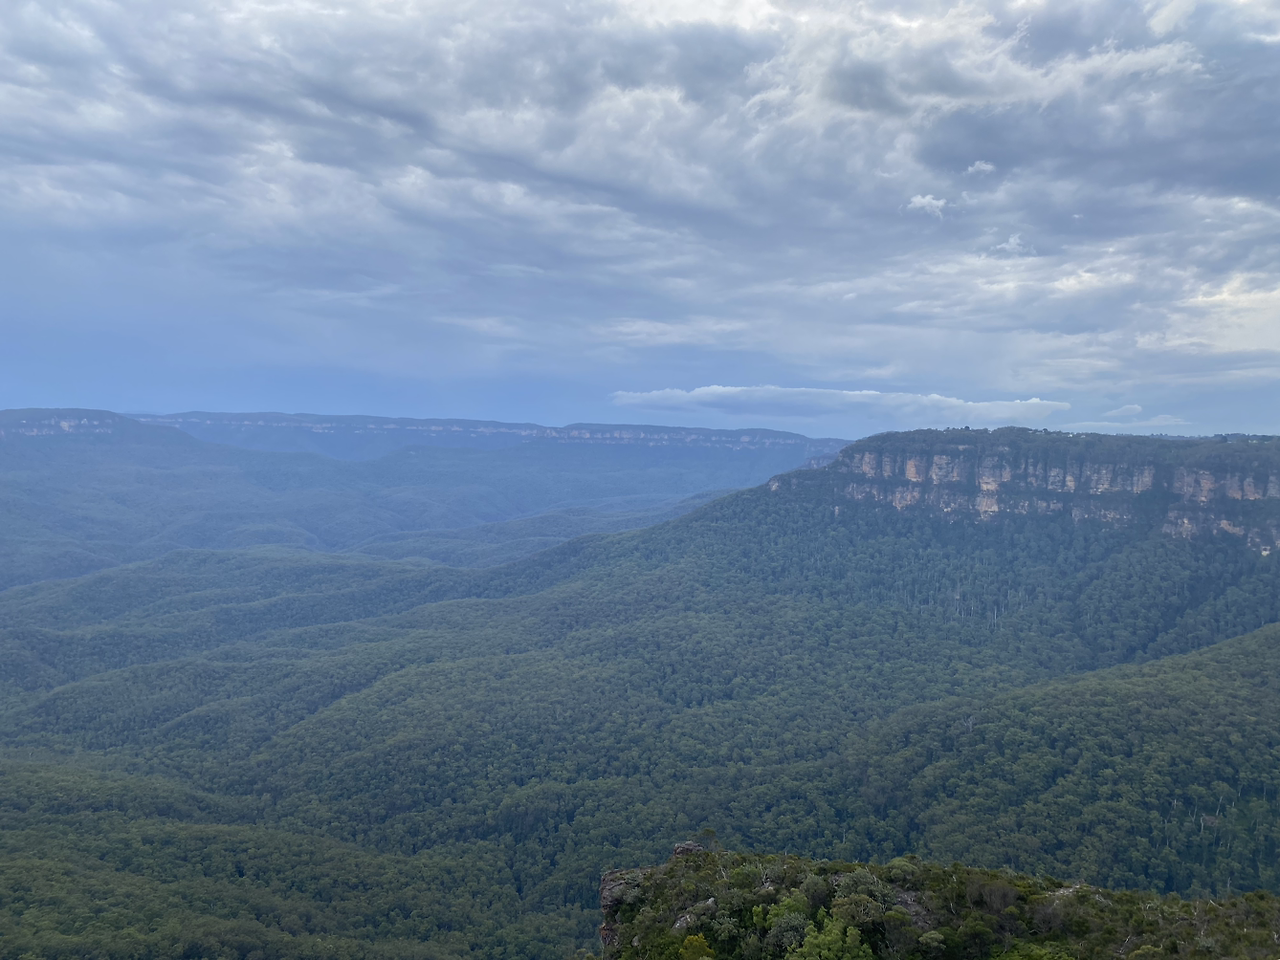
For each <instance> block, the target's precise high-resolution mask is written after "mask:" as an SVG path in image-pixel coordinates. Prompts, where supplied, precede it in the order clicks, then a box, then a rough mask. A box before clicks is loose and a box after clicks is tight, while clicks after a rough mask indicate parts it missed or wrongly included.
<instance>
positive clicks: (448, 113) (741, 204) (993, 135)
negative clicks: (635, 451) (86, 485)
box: [0, 0, 1280, 437]
mask: <svg viewBox="0 0 1280 960" xmlns="http://www.w3.org/2000/svg"><path fill="white" fill-rule="evenodd" d="M0 283H2V284H3V299H2V301H0V311H2V313H0V334H2V337H0V406H6V407H14V406H55V405H56V406H63V405H80V406H94V407H107V408H112V409H117V410H126V411H153V412H159V411H175V410H183V409H192V408H203V409H217V410H260V409H279V410H290V411H315V412H327V413H342V412H360V413H379V414H390V415H404V416H464V417H485V418H496V419H506V420H534V421H538V422H543V423H565V422H568V421H574V420H593V421H612V422H619V421H624V422H650V423H652V422H658V423H685V424H707V425H725V426H728V425H733V426H739V425H763V426H775V427H781V428H784V429H796V430H800V431H802V432H807V433H811V434H827V435H836V436H845V437H854V436H860V435H862V434H865V433H868V432H871V431H873V430H880V429H892V428H897V427H909V426H925V425H947V424H957V425H959V424H970V425H973V426H979V425H982V426H989V425H995V424H1001V423H1019V424H1026V425H1029V426H1036V427H1054V428H1064V427H1075V428H1080V426H1081V425H1087V426H1088V428H1089V429H1105V430H1113V431H1114V430H1121V431H1136V432H1142V431H1158V432H1167V433H1204V432H1217V431H1236V430H1239V431H1254V432H1280V388H1278V387H1277V383H1278V375H1280V2H1266V0H1263V2H1257V0H1224V2H1218V3H1197V2H1195V0H1172V2H1148V3H1145V4H1143V3H1137V2H1128V3H1125V2H1112V0H1097V2H1073V0H1054V2H1045V3H1036V2H1023V3H982V2H977V3H968V4H955V5H951V4H948V3H930V2H912V0H906V2H901V0H893V2H888V0H885V2H881V0H871V2H843V3H841V2H833V3H805V2H801V3H787V2H778V3H768V2H763V0H742V2H736V0H700V2H682V0H680V2H678V0H637V2H625V0H624V2H593V0H585V2H580V0H569V2H564V0H560V2H541V0H521V2H508V0H483V2H469V0H449V2H447V3H446V2H418V0H278V2H273V0H180V2H174V0H127V2H112V0H39V2H27V0H10V2H8V3H5V4H2V5H0Z"/></svg>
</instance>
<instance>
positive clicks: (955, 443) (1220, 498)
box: [769, 427, 1280, 553]
mask: <svg viewBox="0 0 1280 960" xmlns="http://www.w3.org/2000/svg"><path fill="white" fill-rule="evenodd" d="M769 487H770V489H771V490H774V491H779V490H782V489H784V488H786V489H803V488H817V489H819V490H822V489H824V488H825V489H826V490H829V492H830V495H831V496H832V497H833V498H834V500H835V503H834V510H835V513H836V515H837V516H838V515H839V511H840V501H841V500H870V501H877V502H882V503H886V504H891V505H892V506H894V507H896V508H898V509H899V510H908V509H924V510H932V511H936V512H939V513H943V514H947V515H951V516H954V517H956V518H963V517H969V518H973V519H978V520H991V519H993V518H995V517H999V516H1001V515H1007V514H1011V513H1012V514H1027V513H1037V514H1048V513H1067V514H1070V516H1072V517H1073V518H1074V519H1076V520H1098V521H1102V522H1106V523H1131V522H1144V521H1145V522H1153V523H1154V524H1155V525H1157V526H1158V527H1159V528H1160V529H1161V530H1162V531H1163V532H1164V533H1166V534H1170V535H1173V536H1182V537H1189V536H1194V535H1202V534H1208V533H1221V534H1228V535H1234V536H1239V537H1245V538H1247V540H1248V542H1249V543H1250V544H1251V545H1252V546H1254V547H1255V548H1257V549H1258V550H1260V551H1262V552H1263V553H1269V552H1270V551H1271V550H1272V549H1273V548H1274V547H1275V546H1276V543H1277V538H1278V537H1280V439H1277V438H1273V437H1240V436H1231V437H1215V438H1211V439H1177V438H1163V437H1114V436H1105V435H1100V434H1066V433H1049V432H1047V431H1034V430H1026V429H1019V428H1013V427H1006V428H1002V429H999V430H991V431H989V430H945V431H943V430H917V431H912V432H909V433H894V434H880V435H878V436H874V437H868V438H867V439H866V440H861V441H858V442H857V443H854V444H852V445H850V446H848V447H846V448H845V449H844V450H843V451H841V453H840V455H839V456H838V457H837V458H836V460H835V461H834V462H833V463H831V464H830V465H829V466H826V467H823V468H821V469H818V470H808V471H797V472H795V473H791V474H786V475H783V476H780V477H775V478H774V479H773V480H771V481H770V484H769Z"/></svg>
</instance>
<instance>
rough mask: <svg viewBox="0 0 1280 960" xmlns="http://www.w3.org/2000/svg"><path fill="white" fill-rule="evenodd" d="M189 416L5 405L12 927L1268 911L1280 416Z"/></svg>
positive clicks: (787, 949) (519, 951)
mask: <svg viewBox="0 0 1280 960" xmlns="http://www.w3.org/2000/svg"><path fill="white" fill-rule="evenodd" d="M201 417H203V419H200V421H199V422H200V423H202V424H204V426H203V427H201V428H200V429H201V430H202V431H204V435H203V436H201V435H200V433H199V432H198V431H196V430H195V428H194V427H191V426H190V423H188V424H187V427H188V428H187V429H186V430H185V432H184V429H179V428H180V427H182V425H183V423H187V421H186V420H183V421H181V422H178V421H177V420H175V421H174V422H145V423H144V422H141V421H138V420H133V419H129V418H125V417H121V416H118V415H115V414H109V413H105V412H101V411H8V412H5V413H3V414H0V491H2V493H0V524H2V529H3V536H2V537H0V554H2V555H0V575H2V576H3V585H4V587H5V589H4V590H3V591H0V873H3V879H2V880H0V957H2V958H14V960H18V958H23V960H26V958H45V957H48V958H54V957H58V958H71V957H93V958H132V957H147V958H188V957H189V958H197V957H201V958H203V957H219V958H221V957H234V958H246V960H248V958H287V957H335V958H338V957H342V958H347V957H353V958H354V957H388V958H391V957H395V958H400V957H405V958H408V957H423V958H439V960H454V958H465V957H486V958H487V957H494V958H512V960H515V958H538V960H541V958H547V960H550V958H563V957H571V956H575V955H583V956H585V955H592V956H596V955H600V954H601V953H602V952H603V954H604V955H606V956H610V957H637V958H639V957H649V958H655V960H656V958H661V957H671V958H673V960H674V958H677V957H679V958H683V960H688V958H697V957H720V958H730V957H732V958H738V957H741V958H744V960H757V958H764V957H777V958H783V957H796V958H818V957H823V958H844V957H849V958H868V957H875V958H881V957H885V958H888V957H902V958H907V957H919V958H927V957H955V958H960V957H973V958H985V957H990V956H998V955H1008V956H1012V957H1020V958H1027V960H1030V958H1048V960H1057V958H1074V957H1078V958H1086V957H1088V958H1093V957H1104V956H1106V957H1111V956H1133V957H1140V958H1149V957H1155V956H1169V955H1183V956H1203V957H1210V956H1218V957H1224V956H1226V957H1264V956H1267V957H1273V956H1274V955H1275V953H1276V951H1277V950H1280V946H1277V940H1276V938H1277V937H1280V919H1278V918H1280V908H1278V907H1277V901H1276V899H1275V897H1274V893H1275V892H1277V891H1280V799H1278V796H1277V794H1278V792H1280V696H1277V693H1280V690H1278V689H1277V686H1276V684H1277V683H1278V682H1280V681H1277V679H1276V678H1277V677H1280V552H1278V551H1277V546H1278V544H1277V537H1278V536H1280V439H1276V438H1272V437H1255V436H1244V435H1231V436H1218V437H1212V438H1160V437H1156V438H1147V437H1118V436H1102V435H1096V434H1082V433H1051V432H1047V431H1034V430H1027V429H1021V428H1002V429H999V430H991V431H988V430H968V429H965V430H946V431H913V432H907V433H891V434H881V435H878V436H874V437H868V438H865V439H863V440H860V441H857V442H854V443H851V444H847V445H846V444H844V443H843V442H842V441H813V440H809V439H808V438H802V437H796V436H795V435H790V434H768V432H759V433H758V434H755V435H751V436H748V435H747V434H745V433H734V434H732V435H730V434H728V433H726V434H724V435H716V434H713V432H710V431H706V432H703V433H702V434H697V435H696V436H695V435H694V434H687V435H685V434H682V435H680V436H679V437H676V436H675V435H674V434H672V433H670V432H668V433H665V434H664V433H662V432H661V431H660V430H659V429H658V428H647V427H646V428H625V429H624V428H617V429H614V428H610V430H608V431H606V430H603V429H598V430H594V432H593V431H592V430H585V429H584V430H582V431H578V433H577V434H576V435H571V434H570V433H566V432H560V433H557V432H555V431H546V432H544V433H542V434H538V433H537V431H535V430H533V429H532V428H531V427H530V425H506V426H503V425H498V426H494V425H487V426H484V425H481V426H475V425H474V424H472V425H470V426H466V427H465V429H464V428H463V427H459V428H457V429H456V430H453V433H452V434H451V436H454V435H456V437H457V438H460V439H458V440H457V443H456V444H453V445H450V444H444V443H434V444H433V443H428V442H416V439H415V440H414V442H405V443H403V444H401V443H400V441H399V440H396V441H395V442H391V441H387V440H386V439H385V437H386V435H388V429H383V428H382V427H379V429H381V430H382V432H381V433H377V435H376V437H374V439H369V436H370V435H368V434H366V433H359V430H362V429H365V428H363V427H359V426H358V425H356V426H351V425H347V427H350V429H351V430H352V431H355V432H353V433H352V434H351V436H350V437H349V438H347V439H343V438H342V437H338V439H334V438H333V437H332V436H328V435H326V436H325V437H323V438H322V440H323V443H321V442H320V441H315V442H314V443H313V442H312V440H311V439H308V438H310V437H311V433H312V432H314V430H316V429H319V428H317V427H315V424H313V423H311V422H310V421H306V422H304V423H303V426H302V427H298V426H297V424H296V423H293V424H292V425H291V426H290V427H289V429H290V430H292V431H294V432H292V433H289V434H288V436H287V437H286V439H285V440H283V441H282V440H279V439H278V438H275V435H274V434H270V433H269V432H266V433H264V432H263V430H261V429H259V428H258V427H256V426H253V427H252V429H251V428H250V427H246V426H244V425H243V424H240V423H239V422H238V421H237V422H236V423H233V424H232V425H231V426H227V425H226V424H225V423H223V422H222V421H218V422H217V423H214V418H213V417H212V415H201ZM197 419H198V418H195V417H194V416H193V417H190V418H188V420H190V422H191V423H194V422H196V420H197ZM299 422H301V421H299ZM424 423H425V422H424ZM459 423H462V422H459ZM467 423H470V422H467ZM211 424H212V425H211ZM384 426H385V425H384ZM347 427H343V429H347ZM498 427H502V429H503V430H506V427H511V428H512V430H510V431H508V432H506V433H501V438H505V439H501V442H500V443H499V442H495V441H494V439H493V438H494V436H495V435H497V433H495V431H498ZM517 427H518V428H520V429H521V430H524V432H523V433H521V432H520V430H516V429H515V428H517ZM215 428H216V429H215ZM325 429H326V430H328V429H330V428H329V427H325ZM399 429H401V430H402V431H403V430H404V429H405V428H404V427H401V428H399ZM426 429H427V428H426V427H423V428H422V430H423V431H424V432H425V431H426ZM450 429H451V430H452V429H453V428H450ZM298 430H303V431H304V432H303V433H298V432H297V431H298ZM443 430H444V428H440V429H439V430H438V431H437V432H441V431H443ZM628 430H629V431H630V432H629V433H628V432H627V431H628ZM468 431H471V433H468ZM645 431H648V432H647V433H646V432H645ZM498 432H499V433H500V431H498ZM463 434H466V436H463ZM471 434H474V438H473V439H472V440H468V439H467V437H469V436H471ZM343 436H346V435H345V434H344V435H343ZM395 436H397V437H398V436H399V434H396V435H395ZM299 437H302V438H303V439H304V440H306V443H304V442H303V440H300V439H299ZM606 437H608V438H612V439H606ZM475 438H478V439H475ZM513 438H514V439H513ZM451 443H452V441H451ZM467 443H472V444H473V445H471V446H468V445H467ZM344 444H345V445H344ZM690 840H697V842H696V843H688V842H687V841H690ZM673 849H678V851H680V855H679V856H676V857H674V858H671V853H672V850H673ZM602 876H603V877H604V881H605V882H604V885H603V886H602V882H601V878H602ZM602 907H603V910H604V913H603V914H602V913H601V910H602ZM602 919H603V926H602V925H601V924H602ZM602 934H603V936H602Z"/></svg>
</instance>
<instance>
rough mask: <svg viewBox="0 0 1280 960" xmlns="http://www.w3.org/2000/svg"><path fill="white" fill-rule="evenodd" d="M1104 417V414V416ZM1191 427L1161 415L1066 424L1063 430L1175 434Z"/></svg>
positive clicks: (1177, 418)
mask: <svg viewBox="0 0 1280 960" xmlns="http://www.w3.org/2000/svg"><path fill="white" fill-rule="evenodd" d="M1104 416H1106V414H1104ZM1189 426H1192V424H1191V422H1190V421H1189V420H1184V419H1182V418H1181V417H1174V416H1170V415H1168V414H1161V415H1160V416H1158V417H1148V418H1147V419H1146V420H1126V421H1123V422H1120V421H1115V420H1086V421H1082V422H1080V423H1066V424H1063V425H1062V429H1063V430H1087V431H1093V432H1096V433H1170V432H1173V433H1177V432H1178V429H1177V428H1179V427H1189Z"/></svg>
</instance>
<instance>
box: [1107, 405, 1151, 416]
mask: <svg viewBox="0 0 1280 960" xmlns="http://www.w3.org/2000/svg"><path fill="white" fill-rule="evenodd" d="M1141 412H1142V407H1140V406H1138V404H1136V403H1126V404H1125V405H1124V406H1123V407H1116V408H1115V409H1114V410H1108V411H1107V412H1106V413H1104V414H1103V416H1104V417H1136V416H1137V415H1138V414H1140V413H1141Z"/></svg>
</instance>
